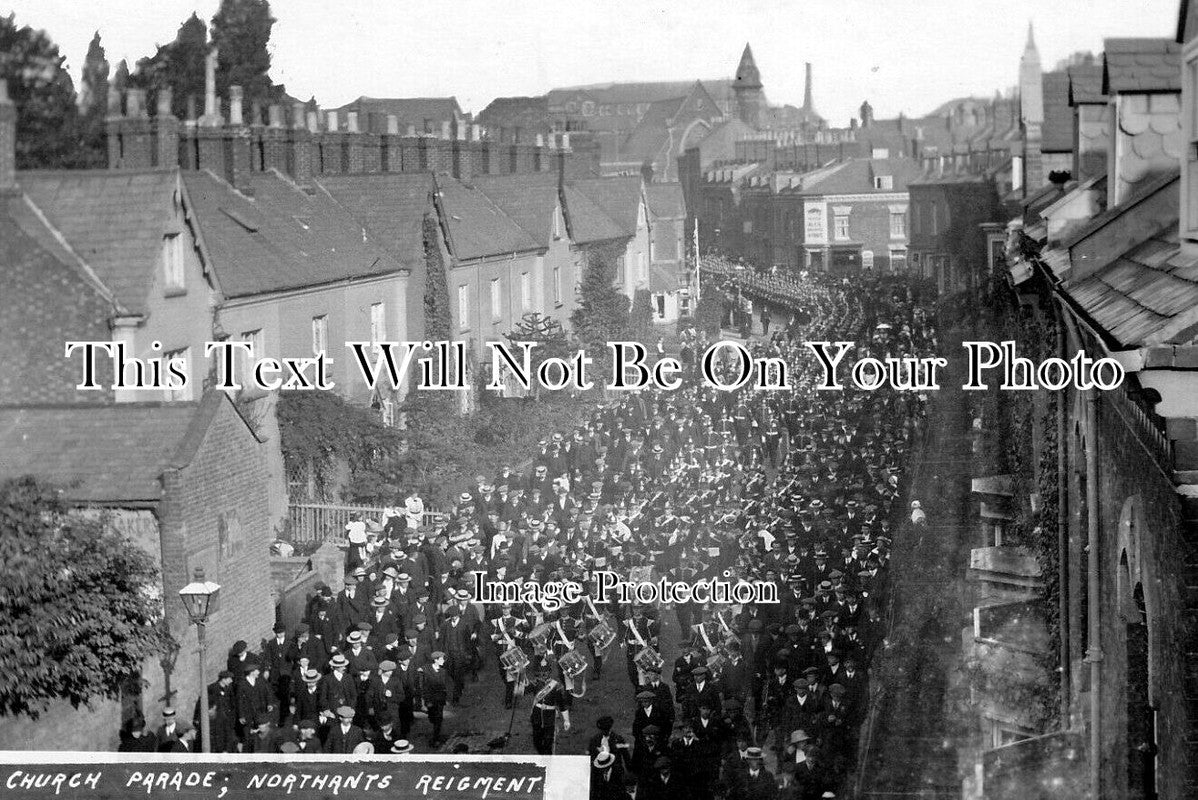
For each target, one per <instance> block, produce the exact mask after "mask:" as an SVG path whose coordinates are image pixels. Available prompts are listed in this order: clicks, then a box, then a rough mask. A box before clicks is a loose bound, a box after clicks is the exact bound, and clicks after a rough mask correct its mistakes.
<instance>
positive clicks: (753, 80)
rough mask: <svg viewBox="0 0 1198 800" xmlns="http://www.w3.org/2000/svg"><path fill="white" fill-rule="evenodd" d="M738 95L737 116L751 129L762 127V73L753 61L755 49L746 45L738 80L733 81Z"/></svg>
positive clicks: (763, 101)
mask: <svg viewBox="0 0 1198 800" xmlns="http://www.w3.org/2000/svg"><path fill="white" fill-rule="evenodd" d="M732 91H733V93H734V94H735V95H736V114H737V116H738V117H740V119H741V121H742V122H744V123H745V124H746V125H748V126H749V127H751V128H759V127H761V112H762V111H763V110H764V109H765V92H764V91H762V85H761V73H760V72H758V70H757V63H756V62H755V61H754V60H753V49H752V48H751V47H749V45H748V44H746V45H745V52H744V53H743V54H742V55H741V57H740V65H739V66H738V67H737V68H736V79H735V80H733V81H732Z"/></svg>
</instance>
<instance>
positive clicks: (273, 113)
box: [266, 103, 283, 128]
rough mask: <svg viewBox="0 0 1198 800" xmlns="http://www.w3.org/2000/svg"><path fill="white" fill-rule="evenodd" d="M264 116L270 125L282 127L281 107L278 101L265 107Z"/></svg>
mask: <svg viewBox="0 0 1198 800" xmlns="http://www.w3.org/2000/svg"><path fill="white" fill-rule="evenodd" d="M266 116H267V120H268V124H269V125H270V127H272V128H281V127H283V107H282V106H281V105H279V104H278V103H271V104H270V105H269V106H267V107H266Z"/></svg>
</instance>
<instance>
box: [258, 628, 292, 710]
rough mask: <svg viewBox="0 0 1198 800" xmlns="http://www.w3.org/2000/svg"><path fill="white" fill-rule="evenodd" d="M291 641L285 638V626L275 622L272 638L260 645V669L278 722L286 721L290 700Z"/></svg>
mask: <svg viewBox="0 0 1198 800" xmlns="http://www.w3.org/2000/svg"><path fill="white" fill-rule="evenodd" d="M291 650H292V647H291V640H290V639H288V638H287V626H286V625H284V624H283V623H281V622H276V623H275V627H274V637H273V638H271V639H267V640H266V641H265V642H263V643H262V669H263V671H264V677H265V678H266V681H267V684H268V685H269V686H270V690H271V693H272V694H273V695H274V704H275V706H276V707H277V708H278V709H279V718H278V721H279V723H280V724H283V723H284V722H286V721H287V711H288V701H289V700H290V698H291V671H292V668H294V667H295V664H294V663H293V662H292V661H291V660H290V656H291Z"/></svg>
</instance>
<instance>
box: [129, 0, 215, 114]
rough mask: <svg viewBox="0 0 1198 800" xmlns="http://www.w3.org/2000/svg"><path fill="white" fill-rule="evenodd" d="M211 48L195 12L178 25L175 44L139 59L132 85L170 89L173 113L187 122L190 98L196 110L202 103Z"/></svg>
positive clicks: (161, 47)
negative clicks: (206, 66) (206, 65)
mask: <svg viewBox="0 0 1198 800" xmlns="http://www.w3.org/2000/svg"><path fill="white" fill-rule="evenodd" d="M208 47H209V45H208V26H207V25H205V24H204V21H203V20H202V19H200V18H199V17H198V16H196V14H194V13H193V14H192V15H191V16H190V17H188V18H187V19H186V20H185V21H184V22H183V24H182V25H180V26H179V31H178V32H177V33H176V34H175V40H174V41H173V42H170V43H169V44H164V45H159V47H158V52H157V53H155V54H154V55H153V56H149V57H146V58H142V59H139V60H138V62H137V67H136V69H135V70H134V74H133V75H132V76H131V78H130V82H131V83H132V84H133V85H134V86H136V87H137V88H140V89H146V90H151V89H152V90H159V89H165V88H167V87H170V89H171V91H172V92H173V95H172V98H171V111H172V112H173V113H174V115H175V116H176V117H178V118H180V119H187V117H188V110H189V109H188V102H189V101H188V98H189V97H190V98H192V100H191V101H190V103H191V109H193V110H194V109H195V108H196V105H197V103H199V104H202V103H203V98H204V92H205V86H204V61H205V59H206V58H207V56H208ZM118 71H119V68H118Z"/></svg>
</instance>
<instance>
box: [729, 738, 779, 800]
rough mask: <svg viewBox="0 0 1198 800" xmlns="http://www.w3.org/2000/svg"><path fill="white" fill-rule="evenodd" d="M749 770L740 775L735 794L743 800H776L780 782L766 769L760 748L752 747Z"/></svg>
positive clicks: (749, 754) (734, 790)
mask: <svg viewBox="0 0 1198 800" xmlns="http://www.w3.org/2000/svg"><path fill="white" fill-rule="evenodd" d="M748 762H749V765H748V768H747V769H746V770H745V771H744V772H743V773H742V774H741V775H740V777H739V779H738V781H737V785H736V786H735V787H734V789H733V794H734V795H735V796H736V797H738V798H742V799H743V800H775V798H776V797H777V796H778V782H777V780H775V779H774V774H773V773H772V772H770V771H769V770H768V769H766V768H765V765H764V757H763V754H762V752H761V748H760V747H750V748H749V752H748Z"/></svg>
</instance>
